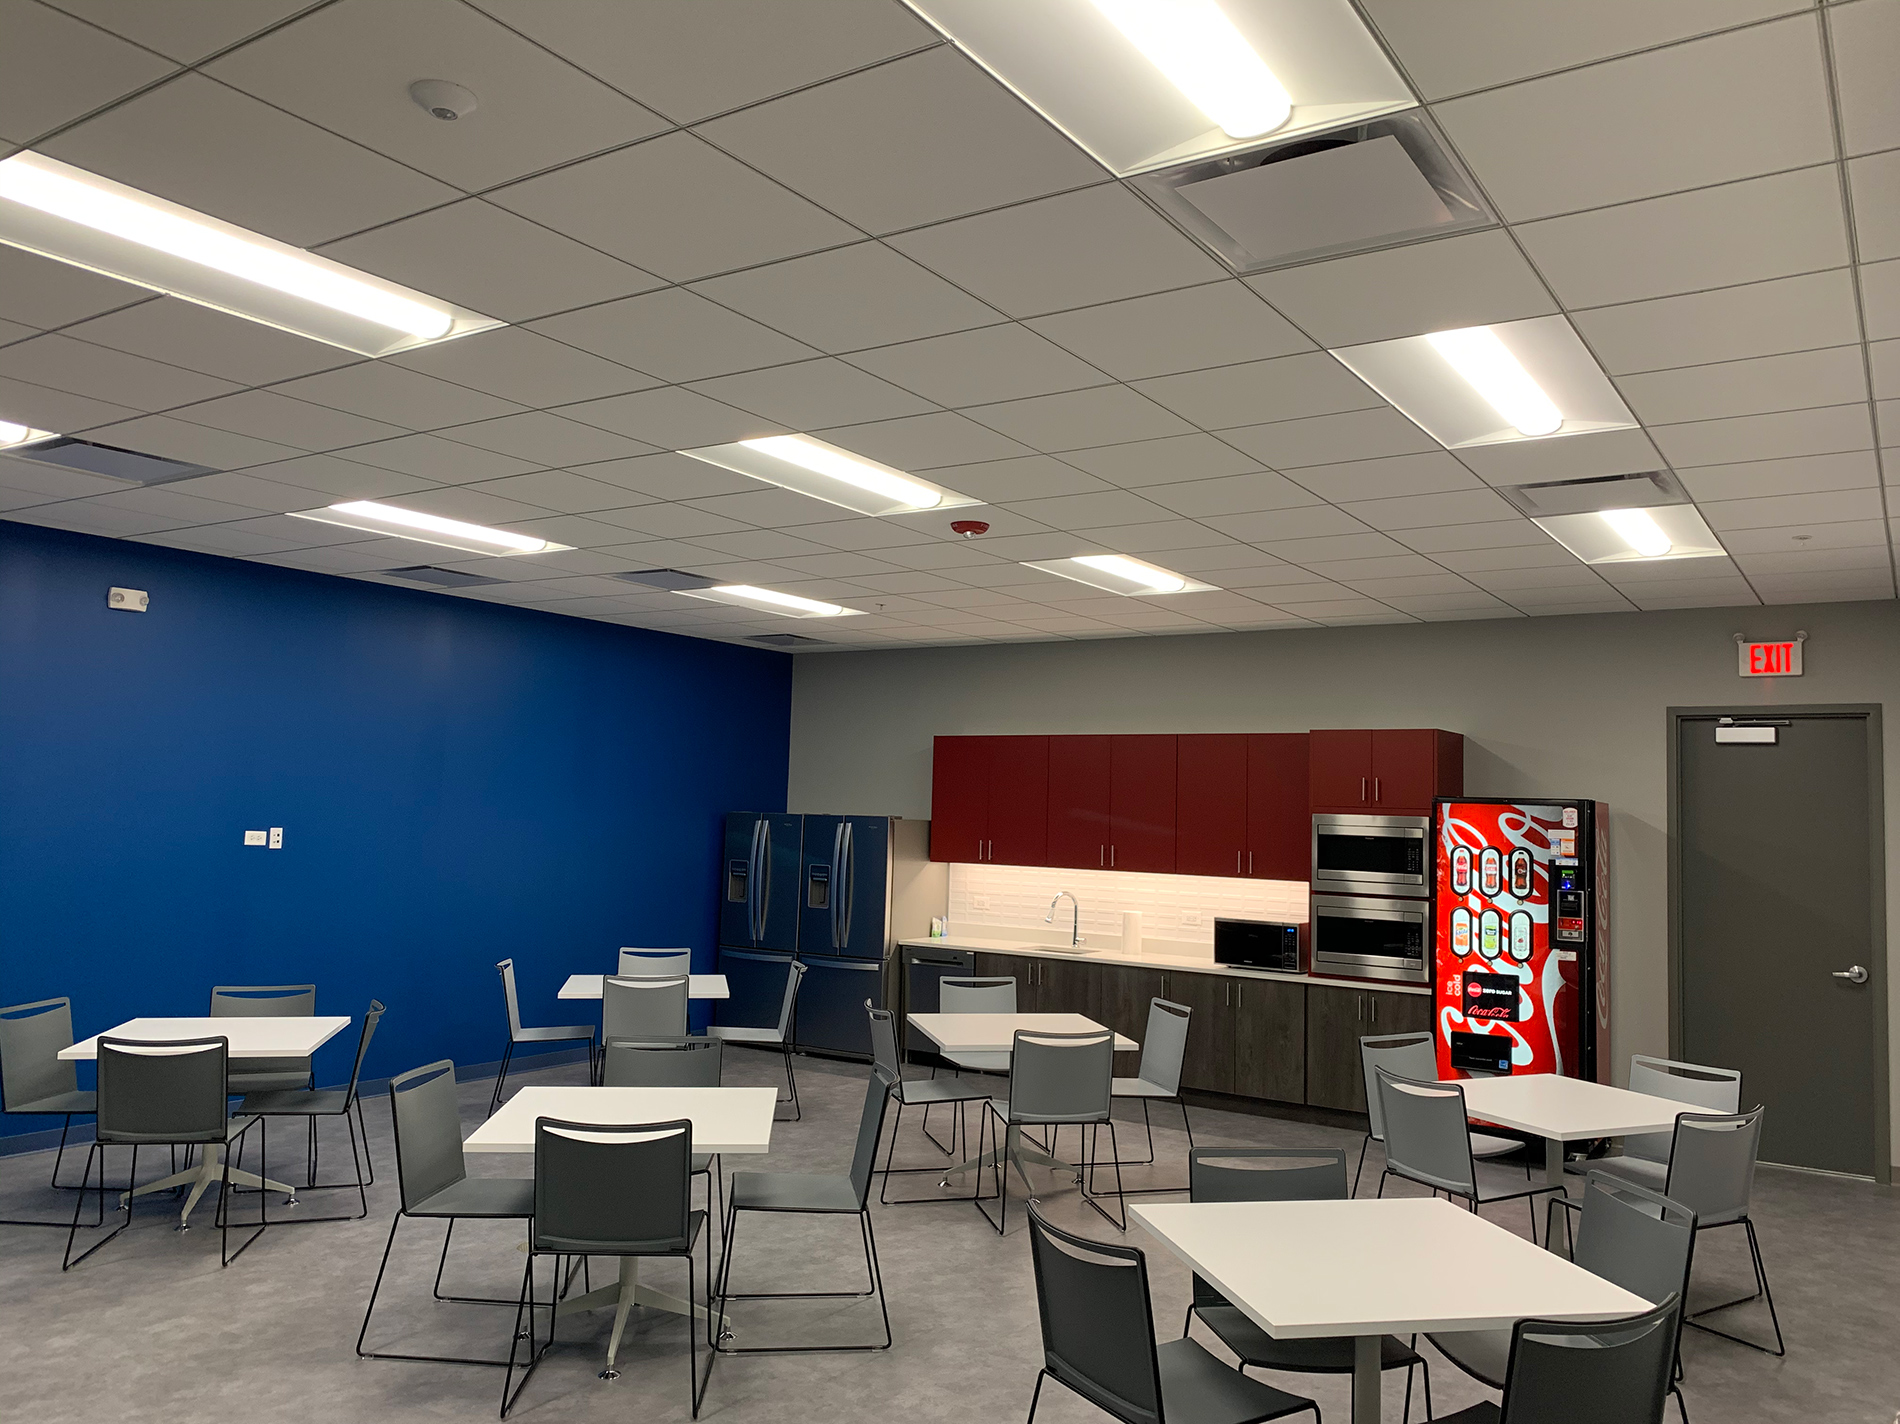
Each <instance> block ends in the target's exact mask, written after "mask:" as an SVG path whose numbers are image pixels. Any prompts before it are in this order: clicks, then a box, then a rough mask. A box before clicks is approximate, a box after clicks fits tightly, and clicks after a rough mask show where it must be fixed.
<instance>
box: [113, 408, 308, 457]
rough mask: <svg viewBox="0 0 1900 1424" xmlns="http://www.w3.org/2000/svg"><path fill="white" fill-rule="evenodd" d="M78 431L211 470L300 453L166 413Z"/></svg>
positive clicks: (279, 445) (269, 442) (266, 441)
mask: <svg viewBox="0 0 1900 1424" xmlns="http://www.w3.org/2000/svg"><path fill="white" fill-rule="evenodd" d="M82 433H83V434H84V435H85V437H86V438H87V439H88V440H96V441H98V442H99V443H100V444H102V445H117V446H119V447H121V448H122V449H126V450H141V451H144V452H145V453H146V454H148V455H162V456H164V457H165V458H167V459H171V460H184V461H186V462H188V463H190V464H193V465H205V466H208V467H209V468H211V469H214V470H241V469H244V468H246V467H247V466H250V465H263V464H268V463H270V462H271V461H273V460H287V459H290V458H291V457H292V456H295V455H301V454H303V453H304V452H303V451H301V450H297V449H293V448H292V447H291V446H289V445H281V444H277V443H275V442H273V441H269V440H259V439H256V438H254V437H252V436H249V435H239V434H236V433H234V432H231V431H225V430H214V429H212V428H211V427H210V426H208V425H195V424H193V423H192V422H190V421H186V420H175V419H173V418H172V417H171V416H168V415H142V416H139V417H138V418H136V419H134V420H123V421H119V422H117V423H116V424H112V425H100V426H95V427H94V428H92V429H90V430H87V431H84V432H82Z"/></svg>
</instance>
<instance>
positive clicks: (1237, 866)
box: [1234, 851, 1240, 875]
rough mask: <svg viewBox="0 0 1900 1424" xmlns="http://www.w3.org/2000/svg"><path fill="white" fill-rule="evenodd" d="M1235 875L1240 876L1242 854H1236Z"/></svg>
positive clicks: (1236, 852) (1237, 852)
mask: <svg viewBox="0 0 1900 1424" xmlns="http://www.w3.org/2000/svg"><path fill="white" fill-rule="evenodd" d="M1234 874H1236V875H1238V874H1240V852H1239V851H1235V852H1234Z"/></svg>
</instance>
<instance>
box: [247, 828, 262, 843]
mask: <svg viewBox="0 0 1900 1424" xmlns="http://www.w3.org/2000/svg"><path fill="white" fill-rule="evenodd" d="M244 844H245V845H247V846H261V845H263V844H264V833H263V832H262V831H246V832H245V833H244Z"/></svg>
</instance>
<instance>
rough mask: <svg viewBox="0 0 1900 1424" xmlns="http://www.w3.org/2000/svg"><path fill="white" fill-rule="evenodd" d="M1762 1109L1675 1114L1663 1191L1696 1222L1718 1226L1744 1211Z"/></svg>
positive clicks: (1737, 1218) (1738, 1217)
mask: <svg viewBox="0 0 1900 1424" xmlns="http://www.w3.org/2000/svg"><path fill="white" fill-rule="evenodd" d="M1766 1111H1767V1109H1765V1108H1761V1107H1755V1108H1751V1109H1750V1110H1749V1111H1747V1112H1745V1113H1721V1114H1717V1113H1708V1114H1702V1113H1681V1114H1679V1115H1678V1116H1677V1118H1676V1140H1675V1145H1674V1146H1673V1147H1672V1148H1671V1149H1670V1153H1669V1185H1668V1186H1667V1187H1666V1188H1664V1192H1665V1194H1666V1195H1667V1196H1668V1197H1669V1199H1670V1200H1671V1201H1678V1202H1681V1203H1682V1204H1683V1205H1684V1206H1686V1207H1687V1208H1688V1209H1689V1210H1690V1211H1692V1212H1694V1213H1695V1215H1696V1224H1697V1225H1698V1226H1722V1225H1725V1224H1726V1223H1728V1222H1731V1221H1740V1220H1741V1219H1742V1218H1743V1217H1745V1216H1747V1215H1748V1200H1749V1197H1750V1196H1751V1195H1752V1194H1753V1193H1754V1190H1755V1154H1756V1153H1757V1152H1758V1151H1760V1150H1761V1119H1762V1114H1763V1113H1764V1112H1766Z"/></svg>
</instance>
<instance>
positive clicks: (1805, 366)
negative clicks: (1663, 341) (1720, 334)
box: [1616, 345, 1867, 424]
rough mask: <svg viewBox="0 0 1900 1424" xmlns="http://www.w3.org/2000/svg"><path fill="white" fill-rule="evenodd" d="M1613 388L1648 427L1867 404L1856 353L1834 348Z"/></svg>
mask: <svg viewBox="0 0 1900 1424" xmlns="http://www.w3.org/2000/svg"><path fill="white" fill-rule="evenodd" d="M1616 384H1617V387H1618V388H1619V389H1620V390H1621V391H1622V392H1623V397H1624V399H1625V400H1627V401H1628V402H1629V403H1630V409H1631V410H1633V411H1635V412H1636V415H1637V418H1638V419H1640V420H1643V421H1646V422H1648V423H1651V424H1660V423H1674V422H1681V421H1690V420H1714V419H1717V418H1720V417H1722V416H1730V415H1760V414H1765V413H1768V412H1771V411H1782V410H1801V409H1804V408H1806V407H1809V406H1818V405H1844V404H1846V403H1847V402H1849V401H1855V400H1866V399H1867V373H1866V366H1865V361H1864V357H1863V354H1862V351H1861V348H1860V347H1859V346H1858V345H1855V346H1835V347H1830V348H1828V349H1825V350H1821V351H1801V352H1796V353H1793V354H1790V355H1786V356H1757V357H1753V358H1751V359H1747V360H1741V361H1724V362H1721V363H1720V364H1717V365H1711V366H1684V367H1679V368H1677V369H1675V370H1672V371H1652V372H1650V373H1649V374H1647V375H1641V376H1625V377H1623V379H1622V380H1620V381H1618V382H1617V383H1616Z"/></svg>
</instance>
